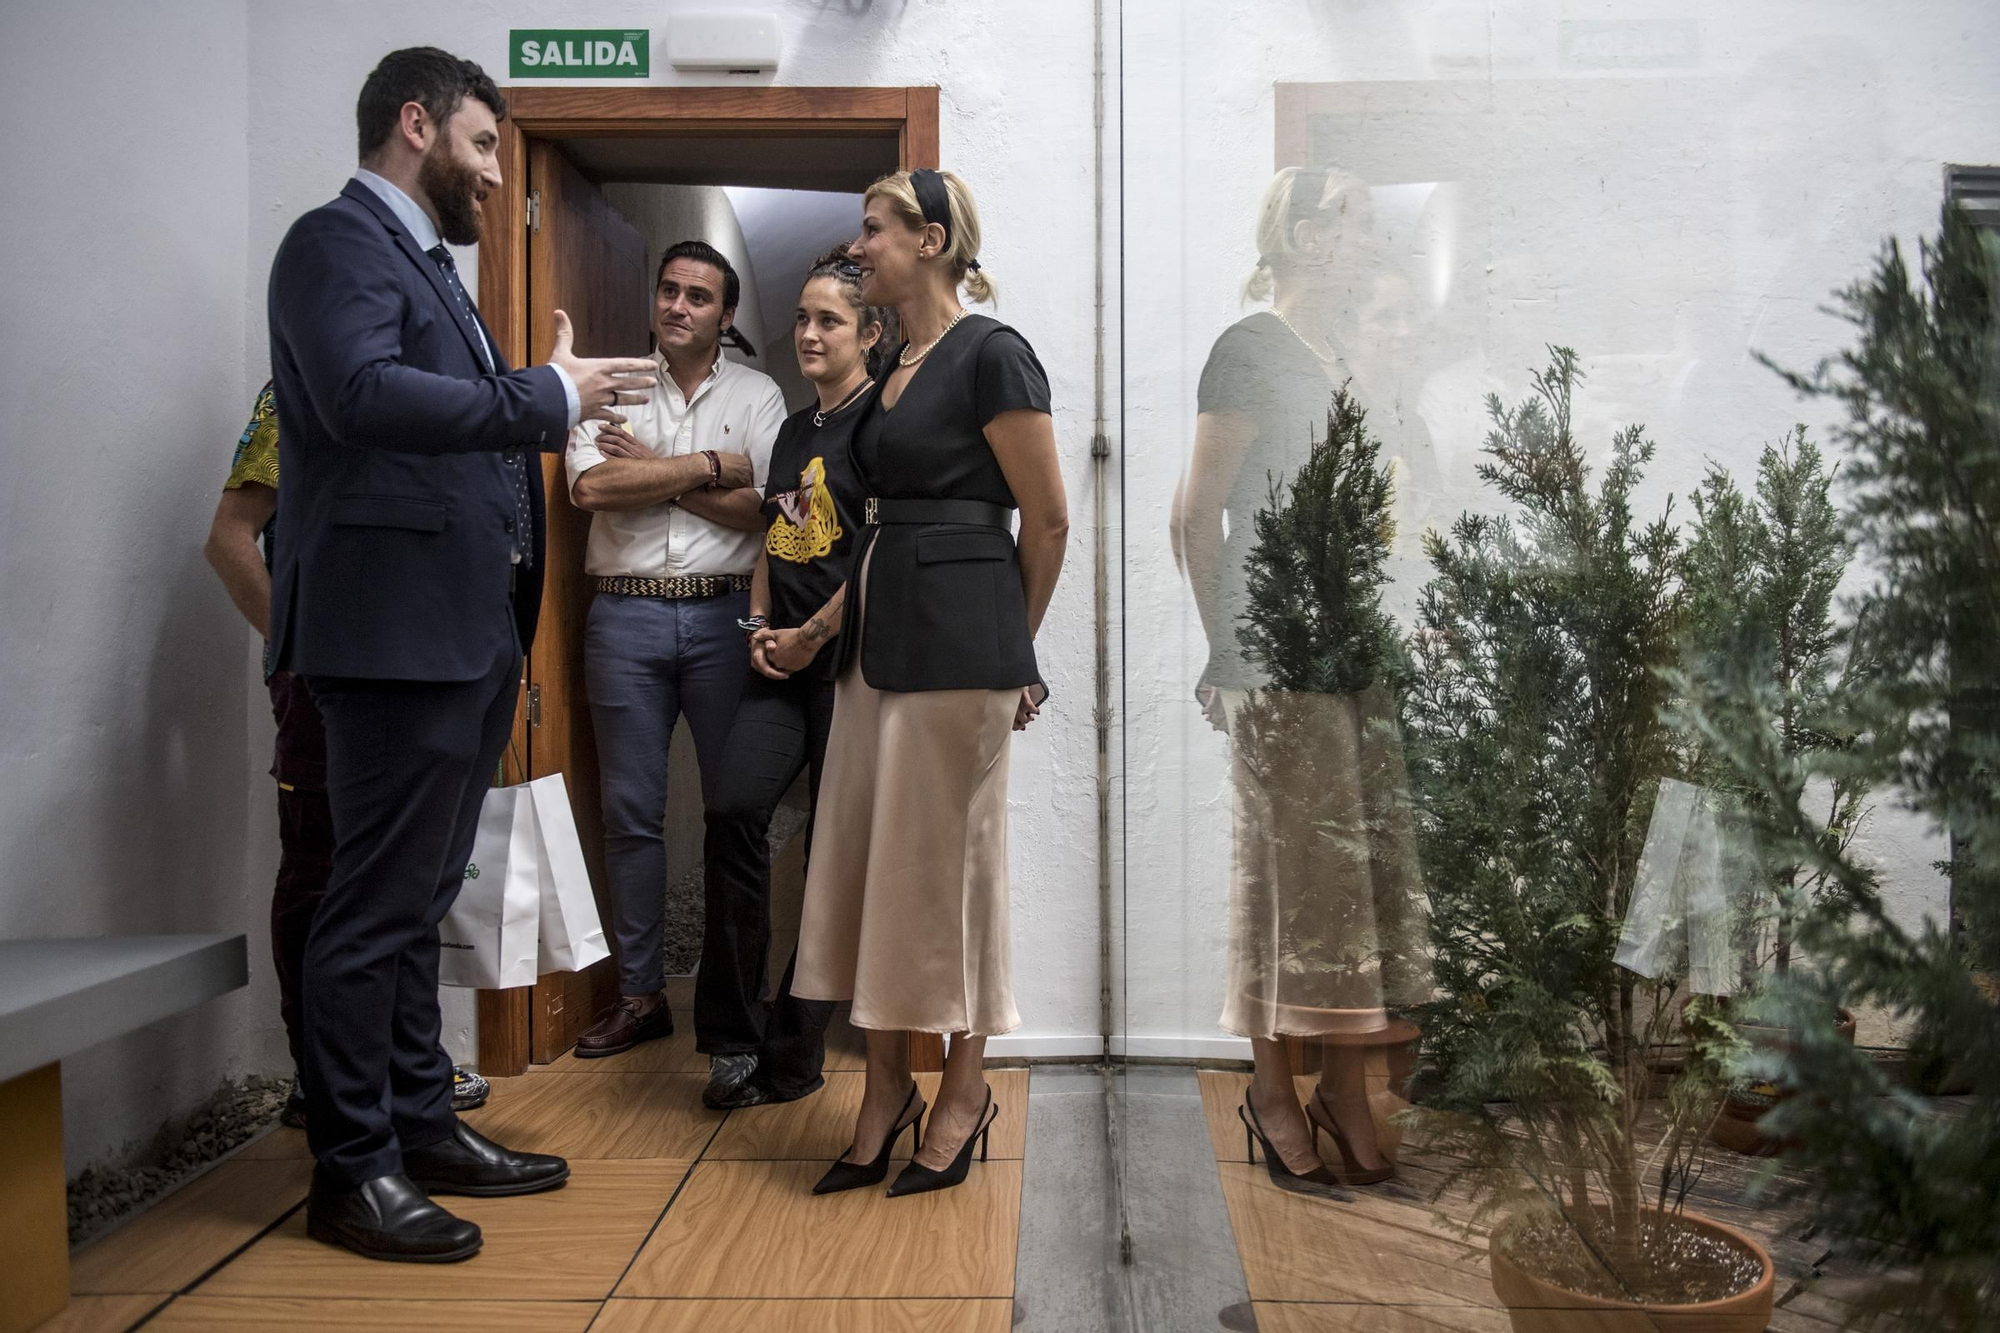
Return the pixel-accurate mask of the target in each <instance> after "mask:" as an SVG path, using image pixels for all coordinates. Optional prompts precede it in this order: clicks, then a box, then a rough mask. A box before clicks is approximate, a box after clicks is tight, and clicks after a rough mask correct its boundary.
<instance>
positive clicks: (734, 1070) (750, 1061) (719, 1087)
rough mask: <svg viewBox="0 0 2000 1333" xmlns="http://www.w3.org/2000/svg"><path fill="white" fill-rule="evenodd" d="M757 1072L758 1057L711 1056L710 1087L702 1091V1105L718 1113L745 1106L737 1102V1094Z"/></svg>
mask: <svg viewBox="0 0 2000 1333" xmlns="http://www.w3.org/2000/svg"><path fill="white" fill-rule="evenodd" d="M756 1072H757V1057H756V1056H754V1055H751V1054H749V1053H748V1052H744V1053H742V1054H738V1055H711V1056H710V1057H708V1086H707V1087H706V1088H703V1089H702V1092H701V1104H702V1105H703V1106H706V1107H708V1108H709V1109H711V1110H717V1111H720V1110H724V1109H727V1108H728V1107H731V1106H737V1105H744V1104H745V1103H740V1102H738V1101H737V1100H736V1097H737V1094H738V1093H739V1092H741V1091H742V1088H743V1085H744V1084H745V1083H747V1082H749V1080H750V1076H751V1075H752V1074H754V1073H756ZM748 1105H755V1103H754V1102H752V1103H748Z"/></svg>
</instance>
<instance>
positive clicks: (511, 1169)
mask: <svg viewBox="0 0 2000 1333" xmlns="http://www.w3.org/2000/svg"><path fill="white" fill-rule="evenodd" d="M403 1174H404V1175H406V1176H408V1177H409V1178H410V1179H411V1180H412V1181H414V1182H416V1183H417V1184H418V1185H420V1186H422V1187H423V1188H424V1189H426V1190H429V1191H430V1192H431V1193H432V1194H477V1195H481V1196H485V1197H494V1196H499V1195H504V1194H539V1193H541V1192H542V1191H543V1190H552V1189H555V1188H556V1187H557V1186H559V1185H561V1184H562V1183H563V1182H565V1181H567V1180H568V1179H569V1163H568V1162H565V1161H564V1160H563V1159H562V1158H560V1157H551V1156H549V1155H548V1154H547V1153H538V1152H513V1151H511V1150H509V1149H507V1148H503V1147H501V1146H500V1145H499V1144H497V1143H495V1142H494V1141H493V1140H491V1139H489V1138H486V1137H485V1136H483V1135H481V1134H480V1133H479V1132H478V1131H477V1130H475V1129H473V1128H472V1127H471V1126H470V1125H468V1124H466V1123H465V1122H464V1121H463V1120H461V1121H459V1122H458V1124H457V1126H456V1127H455V1128H454V1129H453V1130H452V1131H451V1137H450V1138H447V1139H440V1140H438V1141H437V1142H436V1143H431V1144H426V1145H425V1146H423V1147H421V1148H405V1149H404V1150H403Z"/></svg>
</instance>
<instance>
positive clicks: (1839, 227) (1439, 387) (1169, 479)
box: [1123, 0, 2000, 1050]
mask: <svg viewBox="0 0 2000 1333" xmlns="http://www.w3.org/2000/svg"><path fill="white" fill-rule="evenodd" d="M1634 20H1639V21H1638V22H1634ZM1645 20H1665V23H1664V24H1661V23H1653V24H1648V23H1647V22H1645ZM1125 22H1126V28H1125V41H1124V58H1125V71H1124V77H1125V85H1124V94H1125V100H1124V113H1125V120H1124V126H1125V176H1124V179H1125V195H1124V207H1125V228H1124V231H1123V247H1124V256H1125V272H1126V274H1127V281H1128V284H1129V286H1128V291H1129V296H1128V301H1127V306H1126V321H1127V327H1128V328H1130V329H1132V330H1144V331H1145V332H1144V336H1143V338H1141V337H1140V336H1138V335H1137V334H1136V333H1135V334H1134V335H1133V336H1132V337H1131V338H1130V340H1129V341H1128V343H1127V347H1126V358H1125V374H1126V393H1127V401H1128V415H1127V418H1126V437H1127V441H1128V446H1127V449H1126V452H1125V475H1124V482H1125V488H1126V489H1125V505H1126V510H1125V516H1126V521H1127V524H1128V532H1127V534H1126V538H1127V540H1126V551H1125V563H1124V574H1125V578H1126V581H1127V588H1126V591H1127V596H1128V598H1129V603H1128V604H1129V607H1130V615H1129V618H1128V621H1127V625H1126V630H1127V641H1128V645H1129V650H1130V659H1129V661H1128V664H1127V674H1126V678H1125V686H1126V691H1127V696H1126V708H1127V714H1126V722H1127V727H1128V731H1127V737H1126V739H1127V743H1128V746H1129V762H1130V765H1131V770H1130V771H1131V782H1130V785H1129V789H1128V794H1129V806H1128V809H1127V812H1126V813H1127V817H1128V819H1129V821H1130V827H1131V830H1132V838H1131V857H1132V861H1131V867H1130V875H1129V879H1128V900H1127V903H1126V914H1127V919H1128V921H1129V922H1130V923H1131V931H1130V934H1129V937H1128V938H1127V939H1126V940H1125V941H1124V943H1125V945H1126V947H1127V948H1128V950H1129V951H1130V953H1129V958H1130V968H1129V979H1130V989H1129V993H1128V1000H1129V1005H1130V1010H1129V1021H1130V1027H1131V1031H1132V1033H1133V1036H1134V1040H1135V1045H1136V1046H1137V1047H1138V1048H1141V1049H1159V1050H1173V1049H1182V1048H1183V1047H1184V1046H1185V1043H1186V1042H1187V1041H1188V1040H1189V1039H1192V1038H1200V1037H1202V1036H1203V1035H1205V1034H1213V1033H1214V1032H1215V1029H1214V1026H1213V1025H1214V1014H1215V1011H1216V1008H1217V1006H1218V1004H1219V1001H1220V997H1221V993H1222V991H1221V988H1222V941H1223V937H1224V933H1225V928H1226V918H1225V914H1224V913H1225V906H1226V903H1227V887H1226V885H1227V875H1228V864H1229V859H1228V858H1229V824H1228V816H1229V799H1228V782H1227V774H1226V768H1225V758H1224V751H1223V748H1222V742H1221V738H1220V737H1217V736H1215V735H1214V734H1212V733H1211V732H1209V730H1208V729H1207V727H1206V725H1205V724H1204V723H1203V722H1202V720H1201V718H1200V716H1199V715H1198V712H1197V710H1196V708H1195V706H1194V705H1193V703H1192V702H1191V693H1192V690H1193V686H1194V682H1195V679H1196V677H1197V675H1198V673H1199V672H1200V669H1201V666H1202V663H1203V661H1204V658H1205V654H1206V645H1205V642H1204V640H1203V637H1202V632H1201V627H1200V625H1199V623H1198V621H1197V619H1196V617H1195V614H1194V608H1193V604H1192V601H1191V599H1190V598H1189V597H1188V596H1187V595H1186V593H1185V592H1184V591H1183V589H1182V587H1181V585H1180V582H1179V579H1178V578H1177V576H1176V574H1175V571H1174V567H1173V563H1172V560H1171V558H1170V555H1169V552H1168V548H1167V513H1168V505H1169V502H1170V498H1171V496H1172V494H1173V489H1174V485H1175V482H1176V480H1177V479H1178V477H1179V476H1180V474H1181V472H1182V470H1183V469H1184V467H1185V466H1186V460H1187V458H1188V455H1189V451H1190V448H1191V446H1192V442H1193V431H1194V420H1195V386H1196V381H1197V377H1198V375H1199V372H1200V368H1201V365H1202V363H1203V361H1204V359H1205V358H1206V356H1207V354H1208V350H1209V347H1210V345H1211V343H1212V342H1213V340H1214V339H1215V337H1216V336H1217V335H1218V334H1219V333H1220V332H1221V331H1222V330H1223V329H1224V328H1225V327H1226V326H1227V325H1228V324H1230V323H1231V322H1232V321H1234V320H1235V319H1238V318H1240V317H1241V316H1242V315H1243V314H1245V313H1248V308H1246V307H1244V306H1243V305H1242V304H1241V303H1240V301H1239V298H1238V286H1239V284H1240V283H1241V281H1242V279H1243V277H1244V276H1245V275H1246V274H1247V273H1248V271H1249V269H1250V267H1251V265H1252V263H1253V262H1254V260H1255V256H1256V246H1255V244H1254V240H1253V232H1254V228H1255V215H1256V209H1257V205H1258V202H1259V200H1260V198H1261V194H1262V191H1263V189H1264V187H1265V184H1266V183H1267V182H1268V181H1269V179H1270V176H1271V172H1272V170H1273V168H1274V166H1275V165H1276V163H1275V161H1274V157H1273V153H1274V138H1273V135H1274V114H1275V95H1274V91H1273V88H1274V85H1275V84H1276V83H1280V82H1310V83H1345V84H1349V85H1350V92H1352V93H1355V94H1357V96H1358V95H1359V94H1361V93H1362V92H1364V91H1365V95H1366V101H1365V107H1366V110H1365V113H1364V114H1359V115H1356V116H1355V117H1353V118H1352V119H1350V120H1348V121H1347V122H1345V123H1341V124H1337V125H1334V126H1331V127H1329V129H1328V132H1327V133H1328V140H1327V142H1328V145H1329V151H1330V153H1331V155H1332V157H1333V159H1334V160H1335V161H1336V162H1338V163H1339V164H1341V165H1345V166H1347V167H1349V168H1351V169H1353V170H1355V171H1356V172H1358V173H1359V174H1360V175H1362V176H1363V178H1364V179H1368V180H1370V181H1372V182H1374V183H1375V184H1377V185H1378V186H1379V185H1384V184H1393V185H1394V186H1395V188H1391V189H1378V190H1377V191H1376V192H1375V195H1374V201H1375V206H1376V217H1377V232H1378V236H1379V237H1380V238H1381V239H1382V240H1384V241H1385V242H1387V249H1388V250H1389V252H1390V253H1391V254H1393V255H1394V256H1396V258H1397V259H1398V260H1399V261H1400V263H1401V264H1402V267H1403V269H1404V272H1405V273H1406V274H1407V276H1408V277H1409V279H1410V282H1411V289H1412V292H1413V303H1412V305H1411V307H1410V309H1411V311H1412V312H1413V314H1414V316H1415V318H1416V322H1417V330H1416V338H1415V341H1416V343H1417V344H1419V345H1418V346H1417V347H1416V348H1415V349H1414V350H1413V351H1412V352H1411V353H1410V354H1409V366H1410V369H1409V371H1408V373H1407V375H1406V376H1405V382H1404V383H1403V384H1402V385H1401V386H1400V387H1401V402H1400V404H1398V403H1394V402H1383V401H1373V402H1366V403H1365V405H1366V406H1368V407H1369V408H1370V409H1371V410H1372V411H1373V412H1375V413H1377V414H1381V415H1383V416H1387V415H1389V414H1391V413H1393V412H1394V411H1395V410H1397V409H1398V407H1400V410H1401V411H1402V412H1403V413H1404V414H1405V415H1406V416H1415V417H1418V418H1421V419H1422V420H1423V422H1424V423H1425V424H1426V425H1427V426H1428V428H1429V430H1430V432H1431V433H1432V436H1433V438H1434V441H1435V444H1436V453H1437V457H1438V462H1439V470H1440V471H1439V478H1438V480H1437V481H1436V482H1435V483H1434V484H1433V485H1432V486H1431V487H1429V488H1427V493H1425V494H1421V495H1414V496H1412V497H1411V498H1412V499H1415V500H1417V501H1419V502H1420V503H1419V504H1418V505H1417V510H1418V514H1417V517H1418V518H1419V519H1420V521H1421V522H1422V523H1423V524H1426V525H1429V524H1436V525H1442V524H1444V523H1446V522H1448V521H1449V519H1450V517H1451V516H1452V515H1454V514H1456V513H1457V512H1459V511H1460V510H1462V509H1464V508H1467V507H1475V508H1495V507H1497V506H1496V503H1495V500H1494V497H1493V496H1492V495H1491V494H1490V492H1487V491H1485V490H1483V489H1482V488H1481V487H1480V486H1479V484H1478V482H1477V479H1476V477H1475V476H1474V474H1473V471H1472V468H1473V465H1474V463H1475V462H1476V461H1477V460H1478V449H1479V446H1480V443H1481V440H1482V438H1483V435H1484V431H1485V419H1484V412H1483V409H1482V407H1481V398H1482V396H1483V395H1484V394H1485V393H1486V392H1488V391H1492V392H1497V393H1499V394H1500V395H1501V397H1502V398H1503V399H1504V400H1506V401H1508V402H1509V403H1513V402H1516V401H1518V400H1519V399H1521V398H1522V397H1524V396H1526V394H1527V392H1528V384H1527V374H1526V372H1527V370H1528V369H1529V368H1530V367H1540V366H1542V365H1543V364H1545V361H1546V355H1545V353H1544V352H1543V350H1542V348H1543V345H1544V344H1546V343H1567V344H1571V345H1573V346H1575V347H1576V349H1577V350H1578V352H1579V353H1580V354H1581V355H1582V356H1583V357H1584V359H1585V363H1586V365H1587V367H1588V369H1589V371H1590V379H1589V381H1588V382H1587V384H1586V386H1585V387H1584V389H1583V390H1582V391H1581V395H1580V398H1579V428H1580V431H1581V433H1582V435H1583V438H1584V439H1585V441H1586V443H1587V445H1588V446H1589V447H1590V448H1592V449H1593V450H1594V451H1596V457H1597V458H1598V459H1599V460H1601V459H1602V457H1603V456H1604V454H1605V452H1606V450H1607V448H1608V445H1609V441H1610V435H1611V431H1612V430H1613V429H1614V428H1615V427H1616V426H1618V425H1621V424H1624V423H1627V422H1642V423H1645V424H1646V426H1647V427H1648V431H1649V433H1650V434H1651V436H1652V437H1653V438H1654V439H1655V440H1656V441H1657V442H1658V445H1659V453H1658V455H1657V457H1656V459H1655V462H1654V464H1653V466H1652V469H1651V473H1650V477H1649V482H1648V485H1647V488H1646V496H1645V503H1646V504H1647V505H1648V506H1650V511H1651V512H1656V511H1657V507H1658V505H1659V504H1660V503H1662V501H1663V500H1664V497H1665V496H1666V494H1667V493H1668V492H1670V491H1671V492H1672V493H1674V494H1675V495H1676V496H1677V497H1679V501H1678V504H1677V508H1676V512H1677V513H1678V514H1680V515H1681V516H1682V517H1683V518H1685V517H1686V516H1688V515H1689V513H1690V512H1691V511H1690V508H1689V506H1688V503H1687V499H1686V497H1687V494H1688V492H1689V490H1690V489H1691V488H1692V486H1693V485H1694V484H1695V483H1696V482H1697V481H1698V480H1699V478H1700V476H1701V473H1702V470H1703V468H1704V466H1705V464H1706V462H1707V460H1709V459H1714V460H1717V461H1719V462H1722V463H1723V464H1725V465H1726V466H1728V467H1730V468H1731V469H1732V470H1734V471H1735V472H1736V473H1737V474H1738V476H1739V477H1743V478H1746V479H1747V478H1748V476H1749V474H1750V472H1751V470H1752V469H1754V466H1755V461H1756V456H1757V453H1758V451H1759V449H1760V448H1761V446H1762V445H1763V444H1764V443H1766V442H1768V441H1775V440H1776V439H1778V438H1779V437H1780V436H1781V435H1783V433H1784V432H1785V431H1786V430H1787V429H1788V428H1789V427H1790V425H1791V424H1792V423H1793V422H1794V421H1797V420H1801V419H1804V420H1806V421H1808V422H1809V423H1810V424H1812V425H1813V426H1814V427H1815V428H1818V427H1822V426H1824V425H1825V424H1826V416H1827V414H1826V413H1825V411H1824V409H1821V408H1818V407H1811V408H1809V407H1807V406H1805V405H1802V404H1800V403H1798V402H1797V401H1796V400H1795V399H1794V397H1793V395H1792V394H1791V392H1790V391H1789V390H1787V389H1786V388H1785V387H1784V386H1783V385H1782V384H1781V383H1780V382H1779V381H1778V380H1777V378H1776V377H1775V376H1774V375H1772V374H1771V373H1770V372H1769V371H1767V370H1765V369H1763V368H1762V367H1760V366H1759V365H1757V364H1756V363H1755V362H1754V361H1753V360H1752V358H1751V355H1750V353H1751V352H1752V350H1761V351H1765V352H1768V353H1770V354H1771V355H1773V356H1775V357H1776V358H1778V359H1779V360H1780V361H1782V362H1784V363H1787V364H1790V365H1794V366H1800V367H1807V366H1810V365H1811V364H1812V363H1813V362H1814V361H1816V360H1817V359H1818V358H1819V357H1821V356H1824V355H1828V354H1830V353H1832V352H1834V351H1836V350H1837V349H1838V348H1839V347H1841V346H1843V345H1844V342H1845V329H1844V326H1843V325H1841V324H1839V323H1838V322H1837V321H1835V320H1833V319H1831V318H1830V317H1828V316H1826V315H1825V314H1823V313H1821V312H1820V310H1819V309H1818V307H1819V306H1820V305H1821V304H1823V303H1824V301H1825V299H1826V296H1827V293H1828V292H1829V291H1830V290H1831V289H1832V288H1834V287H1835V286H1837V285H1839V284H1842V283H1845V282H1847V281H1850V280H1852V279H1853V278H1854V277H1855V276H1857V275H1858V274H1859V273H1860V272H1861V271H1862V269H1863V268H1864V266H1865V265H1866V264H1867V263H1868V261H1869V259H1870V258H1871V256H1872V255H1873V254H1874V252H1875V250H1876V248H1877V246H1878V245H1879V244H1880V242H1881V240H1882V238H1883V237H1884V236H1885V235H1888V234H1891V233H1893V234H1896V235H1898V236H1900V237H1902V238H1903V239H1904V241H1905V243H1906V244H1907V243H1908V242H1909V241H1910V239H1911V238H1913V237H1915V236H1916V235H1918V234H1921V233H1925V232H1928V231H1930V230H1933V229H1934V227H1935V223H1936V218H1937V211H1938V206H1939V196H1940V188H1941V175H1942V166H1943V164H1944V163H1946V162H1994V161H2000V129H1996V127H2000V41H1996V39H2000V10H1996V9H1995V8H1994V7H1992V6H1991V5H1986V4H1975V3H1966V2H1959V3H1946V2H1944V0H1931V2H1929V3H1921V4H1912V5H1899V6H1895V7H1893V8H1891V7H1885V6H1879V5H1872V4H1867V3H1858V2H1856V0H1846V2H1844V3H1834V4H1819V3H1815V4H1804V3H1789V2H1788V3H1780V4H1766V5H1756V6H1743V5H1727V4H1719V3H1710V2H1708V0H1704V2H1703V3H1698V4H1694V5H1683V6H1672V7H1663V6H1651V5H1636V4H1611V3H1575V2H1574V0H1571V2H1568V3H1557V2H1554V0H1538V2H1536V3H1527V4H1516V5H1510V6H1506V7H1503V8H1496V7H1494V6H1491V5H1488V4H1484V3H1477V4H1475V3H1470V0H1406V2H1404V3H1397V4H1384V5H1372V6H1366V7H1355V6H1332V5H1326V4H1319V3H1311V2H1310V0H1249V2H1247V3H1239V4H1237V5H1235V6H1232V7H1231V9H1230V12H1229V17H1228V21H1226V22H1220V21H1217V19H1216V15H1215V10H1214V9H1213V7H1212V6H1207V5H1200V4H1194V3H1185V2H1183V3H1159V4H1147V5H1128V6H1126V8H1125ZM1577 23H1587V24H1598V25H1608V26H1598V27H1594V28H1577V27H1573V26H1572V27H1568V28H1565V27H1564V25H1565V24H1577ZM1566 53H1567V54H1566ZM1635 65H1636V66H1639V67H1633V66H1635ZM1610 66H1622V67H1610ZM1364 86H1365V87H1364ZM1439 103H1444V104H1446V105H1448V106H1450V107H1451V108H1453V110H1452V113H1451V116H1450V117H1449V118H1448V119H1447V120H1445V121H1444V122H1442V127H1441V122H1440V121H1439V120H1437V119H1426V118H1425V116H1424V115H1422V114H1420V112H1422V110H1423V109H1424V108H1426V107H1429V106H1434V105H1436V104H1439ZM1431 182H1436V183H1437V184H1436V185H1435V186H1434V187H1433V188H1427V184H1428V183H1431ZM1820 438H1821V439H1822V441H1823V442H1824V441H1825V436H1824V434H1823V433H1821V434H1820ZM1406 518H1407V516H1406ZM1416 527H1417V525H1416V524H1406V529H1405V532H1404V534H1403V535H1404V536H1405V537H1413V536H1414V535H1415V531H1416ZM1403 572H1404V573H1405V574H1407V573H1408V572H1409V571H1408V567H1406V568H1405V570H1404V571H1403ZM1406 597H1407V593H1406V592H1405V593H1404V595H1403V596H1400V597H1399V596H1395V595H1392V600H1396V601H1402V600H1406ZM1863 841H1864V843H1865V845H1866V847H1867V850H1868V851H1869V852H1870V853H1871V854H1872V855H1874V856H1875V857H1877V858H1878V860H1879V862H1880V863H1881V864H1882V865H1883V866H1884V867H1885V868H1886V870H1887V873H1888V879H1889V885H1890V893H1891V895H1892V898H1893V900H1894V902H1895V904H1896V906H1897V908H1898V910H1899V913H1900V914H1901V915H1902V916H1903V917H1904V918H1905V919H1915V918H1916V917H1917V916H1918V915H1919V914H1921V913H1924V912H1936V911H1938V910H1939V909H1940V907H1941V904H1942V892H1941V887H1940V885H1939V884H1938V882H1937V880H1936V877H1935V876H1934V875H1933V874H1932V872H1931V871H1930V869H1929V863H1930V862H1931V861H1932V860H1933V859H1934V858H1935V857H1936V856H1937V855H1939V854H1940V853H1939V851H1938V844H1937V842H1936V840H1935V839H1933V838H1932V837H1930V836H1929V835H1928V833H1927V831H1926V830H1925V829H1923V828H1922V827H1921V826H1918V825H1916V824H1914V823H1913V822H1912V821H1910V820H1908V819H1906V818H1902V817H1899V816H1898V815H1897V813H1896V812H1894V811H1888V810H1883V811H1878V813H1877V815H1876V818H1875V821H1874V823H1873V825H1872V827H1871V828H1870V830H1869V831H1868V833H1867V835H1866V836H1865V838H1864V840H1863ZM1871 1035H1877V1036H1879V1035H1880V1034H1879V1033H1877V1034H1871ZM1186 1049H1189V1050H1192V1049H1195V1048H1186ZM1202 1049H1220V1048H1202Z"/></svg>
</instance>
